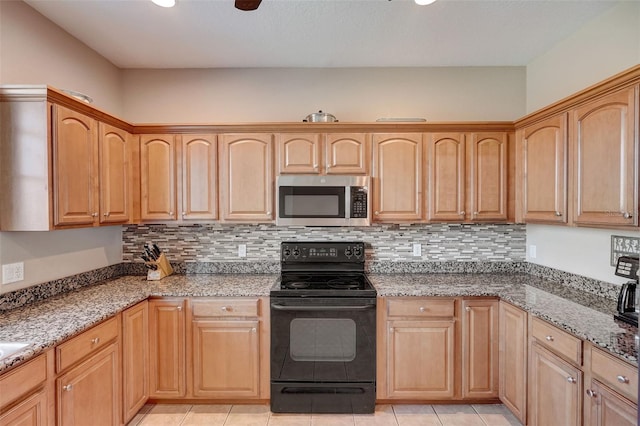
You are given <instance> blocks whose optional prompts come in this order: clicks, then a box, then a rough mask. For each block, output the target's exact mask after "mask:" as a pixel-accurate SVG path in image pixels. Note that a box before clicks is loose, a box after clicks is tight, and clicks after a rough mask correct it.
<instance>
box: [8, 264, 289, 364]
mask: <svg viewBox="0 0 640 426" xmlns="http://www.w3.org/2000/svg"><path fill="white" fill-rule="evenodd" d="M277 278H278V275H276V274H264V275H251V274H220V275H206V274H198V275H171V276H169V277H166V278H164V279H162V280H160V281H147V280H146V277H144V276H126V277H120V278H116V279H112V280H108V281H105V282H104V283H102V284H98V285H94V286H89V287H84V288H81V289H79V290H76V291H72V292H69V293H65V294H61V295H59V296H55V297H52V298H50V299H47V300H45V301H43V302H40V303H35V304H32V305H27V306H24V307H22V308H18V309H14V310H12V311H8V312H5V313H2V314H1V315H0V341H21V342H30V343H31V345H30V346H29V347H27V348H26V349H24V350H21V351H19V352H16V353H15V354H13V355H10V356H8V357H6V358H4V359H2V360H0V373H2V372H3V371H5V370H7V369H9V368H11V367H13V366H15V365H17V364H19V363H22V362H24V361H26V360H28V359H30V358H32V357H34V356H35V355H38V354H40V353H42V352H43V351H44V350H46V349H48V348H50V347H53V346H55V345H57V344H58V343H60V342H62V341H63V340H66V339H68V338H69V337H71V336H74V335H76V334H78V333H80V332H82V331H84V330H87V329H89V328H91V327H92V326H94V325H96V324H98V323H100V322H101V321H104V320H105V319H107V318H109V317H111V316H113V315H115V314H117V313H118V312H121V311H123V310H124V309H126V308H128V307H130V306H133V305H135V304H136V303H138V302H140V301H142V300H145V299H147V298H148V297H150V296H158V297H162V296H175V297H188V296H202V297H206V296H209V297H225V296H227V297H228V296H231V297H233V296H268V295H269V290H270V289H271V286H273V284H274V283H275V281H276V279H277Z"/></svg>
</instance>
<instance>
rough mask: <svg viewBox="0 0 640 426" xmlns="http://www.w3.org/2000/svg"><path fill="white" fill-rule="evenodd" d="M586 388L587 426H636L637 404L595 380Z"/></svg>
mask: <svg viewBox="0 0 640 426" xmlns="http://www.w3.org/2000/svg"><path fill="white" fill-rule="evenodd" d="M587 386H588V388H587V390H586V394H587V400H586V402H585V416H586V418H585V425H587V426H636V425H637V424H638V423H637V421H638V405H637V404H634V403H632V402H631V401H629V400H628V399H626V398H623V397H622V396H620V394H618V393H616V392H613V391H612V390H611V389H609V388H608V387H607V386H605V385H603V384H602V383H600V382H599V381H597V380H592V381H591V383H589V384H588V385H587Z"/></svg>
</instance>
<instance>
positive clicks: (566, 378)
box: [527, 343, 582, 426]
mask: <svg viewBox="0 0 640 426" xmlns="http://www.w3.org/2000/svg"><path fill="white" fill-rule="evenodd" d="M581 395H582V372H581V371H580V370H578V369H577V368H576V367H574V366H572V365H570V364H568V363H566V362H565V361H563V360H561V359H560V358H559V357H557V356H555V355H553V354H552V353H551V352H549V351H547V350H546V349H543V348H542V347H541V346H539V345H538V344H536V343H532V344H531V353H530V357H529V391H528V401H529V402H528V407H527V410H528V416H529V422H528V424H530V425H532V426H537V425H539V426H547V425H565V426H572V425H575V426H579V425H580V424H581V421H582V417H581V411H582V410H581V407H582V404H581V400H582V397H581Z"/></svg>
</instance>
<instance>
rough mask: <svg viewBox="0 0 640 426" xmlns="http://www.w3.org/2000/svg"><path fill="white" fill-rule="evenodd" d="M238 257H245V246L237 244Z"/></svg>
mask: <svg viewBox="0 0 640 426" xmlns="http://www.w3.org/2000/svg"><path fill="white" fill-rule="evenodd" d="M238 257H247V245H246V244H238Z"/></svg>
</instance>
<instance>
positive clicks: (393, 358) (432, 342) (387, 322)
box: [377, 297, 456, 399]
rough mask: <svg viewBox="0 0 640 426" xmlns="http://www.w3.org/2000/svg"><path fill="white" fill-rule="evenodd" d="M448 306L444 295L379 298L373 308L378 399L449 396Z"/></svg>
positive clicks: (451, 331)
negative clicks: (378, 313) (376, 325)
mask: <svg viewBox="0 0 640 426" xmlns="http://www.w3.org/2000/svg"><path fill="white" fill-rule="evenodd" d="M454 305H455V301H454V299H449V298H395V297H393V298H391V297H390V298H385V299H384V303H383V304H382V306H381V307H379V310H380V308H382V312H383V314H382V316H381V317H380V316H379V324H380V325H381V326H382V327H380V326H379V329H381V330H380V332H379V333H378V337H379V339H378V348H379V349H378V354H379V356H378V383H379V385H378V386H379V387H378V395H377V398H378V399H450V398H453V397H454V395H455V387H454V383H455V376H454V370H455V364H456V355H455V353H456V344H455V336H456V326H455V325H456V320H455V318H454V312H455V310H454ZM380 337H382V339H380ZM381 367H382V368H381Z"/></svg>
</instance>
